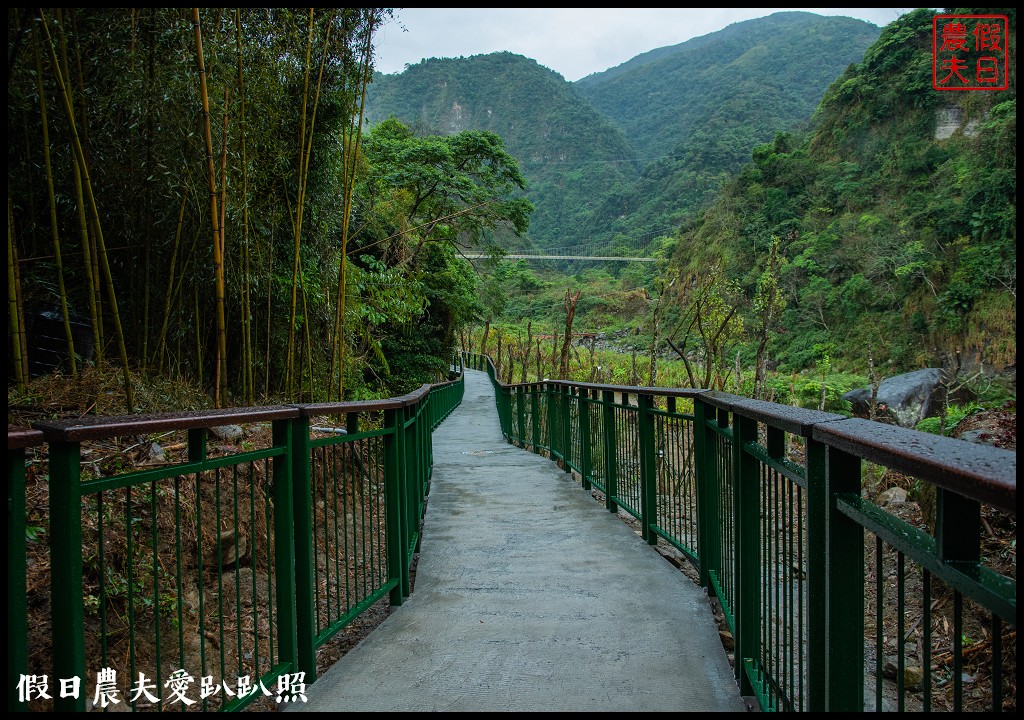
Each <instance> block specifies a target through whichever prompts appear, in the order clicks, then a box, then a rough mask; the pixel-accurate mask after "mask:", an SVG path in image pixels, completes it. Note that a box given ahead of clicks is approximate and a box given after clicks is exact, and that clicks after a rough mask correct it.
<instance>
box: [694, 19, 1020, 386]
mask: <svg viewBox="0 0 1024 720" xmlns="http://www.w3.org/2000/svg"><path fill="white" fill-rule="evenodd" d="M932 17H933V12H932V11H930V10H917V11H914V12H912V13H909V14H907V15H904V16H903V17H901V18H900V19H899V20H897V21H895V22H893V23H891V24H890V25H888V26H887V27H886V28H885V30H884V31H883V32H882V35H881V37H880V38H879V39H878V41H877V42H876V43H875V44H873V45H872V46H871V47H870V48H869V49H868V51H867V53H866V54H865V57H864V61H863V62H862V63H859V64H857V65H854V66H851V67H850V68H849V69H848V70H847V72H846V73H844V74H843V75H842V77H840V78H839V79H838V80H836V81H835V82H834V83H833V84H832V85H831V87H830V88H829V90H828V92H827V93H826V94H825V98H824V100H823V101H822V103H821V106H820V108H819V109H818V111H817V113H816V115H815V118H814V120H813V129H812V130H811V131H810V132H809V133H808V134H807V135H805V136H797V135H791V134H780V135H778V136H777V137H776V138H775V140H774V141H773V142H771V143H768V144H764V145H760V146H758V147H757V148H756V149H755V150H754V153H753V162H752V163H749V164H748V165H746V166H745V167H744V168H743V170H742V172H741V173H740V175H739V176H738V177H737V178H736V179H735V180H734V181H732V182H730V183H729V184H727V185H726V186H725V188H724V189H723V193H722V195H721V197H720V198H719V199H718V200H717V201H716V202H715V203H714V204H713V205H712V206H711V207H710V208H709V209H708V210H707V211H706V212H705V213H704V214H703V217H702V218H701V219H700V220H699V221H698V222H696V223H695V224H693V226H692V227H690V228H688V229H687V230H686V231H685V232H683V233H682V234H681V236H680V240H679V244H678V247H677V252H676V255H675V266H676V268H677V269H678V270H679V271H680V272H682V273H684V274H685V273H702V272H706V270H707V269H708V268H715V269H716V272H717V273H718V274H719V275H720V280H719V286H718V292H720V293H721V294H722V295H723V296H730V295H729V293H736V294H735V295H731V296H730V297H735V298H746V300H747V301H750V302H751V306H750V307H751V310H752V312H753V316H756V317H763V312H762V311H763V310H764V308H765V305H764V303H763V299H764V295H763V292H762V288H764V287H766V282H767V283H769V284H770V283H771V282H777V284H778V288H779V289H780V291H781V292H780V296H779V298H780V301H781V303H782V308H781V312H780V313H779V314H778V316H777V319H776V320H775V321H774V322H773V324H772V327H771V328H770V335H771V338H772V339H771V342H770V344H769V348H770V354H771V355H772V356H773V357H774V358H776V359H777V360H778V361H780V362H781V364H782V366H783V367H787V366H788V367H793V368H801V367H807V366H808V365H810V364H814V363H816V362H817V363H820V362H821V361H822V360H825V361H827V360H829V359H830V358H832V357H845V358H847V359H849V360H851V361H852V360H856V359H858V358H859V359H860V360H861V362H860V364H861V365H862V366H863V365H865V364H866V362H867V359H868V357H869V356H870V357H872V358H873V361H874V362H875V363H886V362H891V363H892V366H891V367H893V368H904V369H907V368H912V367H920V366H923V365H929V364H937V363H946V364H948V365H951V366H957V365H962V366H970V367H974V368H978V367H979V366H982V367H988V368H992V367H995V368H997V369H999V368H1004V367H1007V366H1014V365H1015V364H1016V239H1017V231H1016V82H1015V78H1014V76H1013V74H1012V73H1011V75H1010V87H1009V89H1008V90H1004V91H998V92H959V93H957V92H939V91H936V90H935V89H933V87H932V52H931V43H932ZM1015 40H1016V15H1015V13H1012V12H1011V15H1010V37H1009V38H1008V46H1009V48H1010V53H1011V57H1010V67H1011V68H1012V67H1014V66H1015V64H1014V59H1015V58H1014V55H1015V52H1014V50H1013V48H1015V47H1016V43H1015ZM949 118H953V119H954V125H955V132H953V133H952V135H951V136H949V137H944V135H945V133H939V132H937V127H938V125H939V123H940V121H948V120H949ZM773 244H777V245H776V247H777V248H778V251H779V262H778V264H777V265H776V267H775V269H774V270H772V269H771V268H770V265H769V261H770V258H771V249H772V246H773ZM759 298H761V300H762V302H761V304H760V305H759V304H758V299H759ZM758 313H761V315H759V314H758Z"/></svg>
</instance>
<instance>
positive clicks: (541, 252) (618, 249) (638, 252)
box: [462, 238, 661, 263]
mask: <svg viewBox="0 0 1024 720" xmlns="http://www.w3.org/2000/svg"><path fill="white" fill-rule="evenodd" d="M651 250H652V248H651V243H650V241H649V240H648V241H647V243H646V244H642V243H641V240H640V239H639V238H638V239H634V240H631V241H629V242H628V243H621V242H619V243H616V244H615V247H614V248H611V249H609V248H608V247H607V245H605V244H603V243H586V244H583V245H567V246H563V247H554V248H544V249H538V250H535V251H525V252H508V253H506V254H504V255H502V257H503V258H504V259H507V260H529V261H538V262H539V261H548V260H573V261H576V260H590V261H596V262H642V263H652V262H657V261H658V260H659V259H661V258H657V257H653V256H652V254H651ZM462 256H463V257H464V258H466V259H467V260H481V259H484V258H488V257H493V255H491V254H488V253H486V252H481V251H479V250H472V251H468V252H464V253H463V254H462Z"/></svg>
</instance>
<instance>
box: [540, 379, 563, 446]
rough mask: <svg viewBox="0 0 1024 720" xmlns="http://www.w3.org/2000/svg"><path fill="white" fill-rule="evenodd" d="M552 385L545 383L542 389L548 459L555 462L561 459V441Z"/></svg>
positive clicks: (556, 402) (555, 395) (556, 404)
mask: <svg viewBox="0 0 1024 720" xmlns="http://www.w3.org/2000/svg"><path fill="white" fill-rule="evenodd" d="M553 385H554V383H545V384H544V388H545V392H546V397H547V401H548V407H547V410H548V457H549V458H550V459H552V460H555V461H556V462H557V461H558V460H559V459H560V458H561V457H562V453H561V450H560V449H559V447H558V441H559V440H560V439H561V437H560V436H561V431H560V430H559V428H558V417H559V414H558V395H557V394H556V393H555V389H556V388H555V387H552V386H553Z"/></svg>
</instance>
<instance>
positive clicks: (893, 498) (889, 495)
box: [878, 486, 907, 505]
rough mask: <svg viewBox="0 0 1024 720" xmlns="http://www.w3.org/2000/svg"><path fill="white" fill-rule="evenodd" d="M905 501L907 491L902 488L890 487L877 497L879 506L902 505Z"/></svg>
mask: <svg viewBox="0 0 1024 720" xmlns="http://www.w3.org/2000/svg"><path fill="white" fill-rule="evenodd" d="M906 501H907V491H906V490H904V489H903V488H901V487H899V486H896V487H891V488H889V489H888V490H886V491H885V492H883V493H880V494H879V495H878V504H879V505H888V504H889V503H902V502H906Z"/></svg>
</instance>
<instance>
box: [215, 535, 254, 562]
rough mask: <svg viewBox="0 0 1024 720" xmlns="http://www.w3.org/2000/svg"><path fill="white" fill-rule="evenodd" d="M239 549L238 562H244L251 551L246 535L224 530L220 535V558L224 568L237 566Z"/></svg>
mask: <svg viewBox="0 0 1024 720" xmlns="http://www.w3.org/2000/svg"><path fill="white" fill-rule="evenodd" d="M236 548H237V557H238V561H239V562H242V560H243V559H244V558H245V554H246V552H247V551H248V549H249V546H248V543H247V542H246V538H245V535H238V534H237V533H235V531H234V530H223V531H221V533H220V557H221V563H222V565H223V566H224V567H231V566H233V565H234V564H235V557H236Z"/></svg>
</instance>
